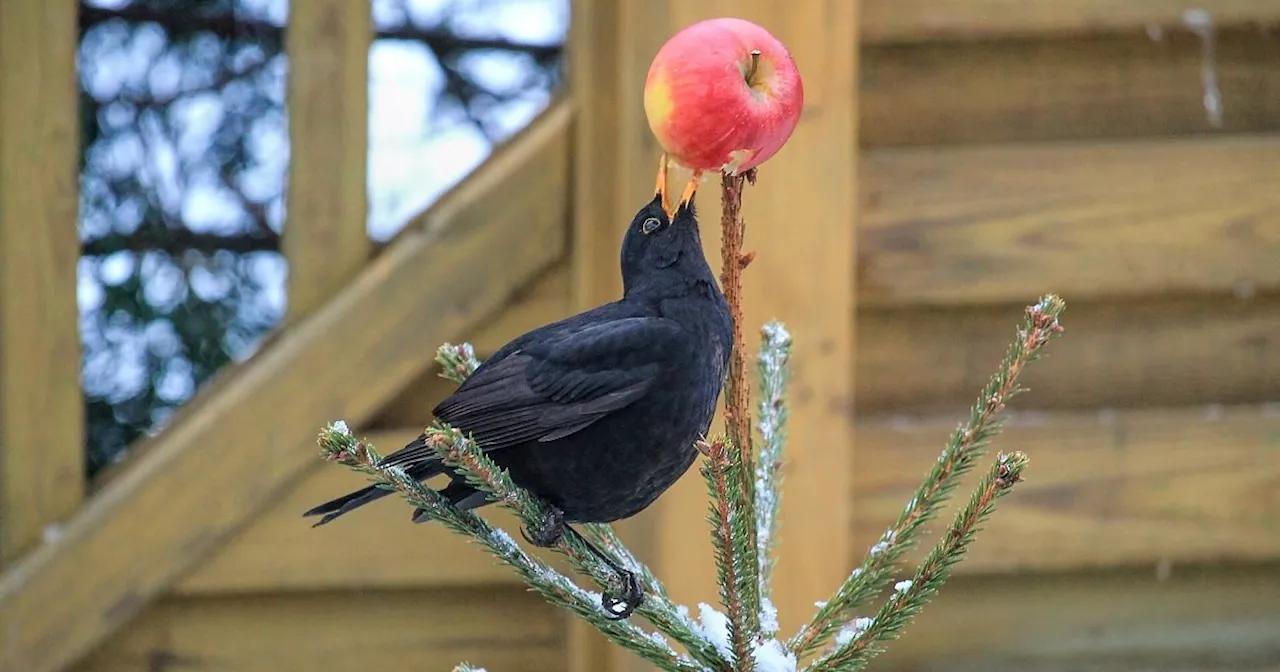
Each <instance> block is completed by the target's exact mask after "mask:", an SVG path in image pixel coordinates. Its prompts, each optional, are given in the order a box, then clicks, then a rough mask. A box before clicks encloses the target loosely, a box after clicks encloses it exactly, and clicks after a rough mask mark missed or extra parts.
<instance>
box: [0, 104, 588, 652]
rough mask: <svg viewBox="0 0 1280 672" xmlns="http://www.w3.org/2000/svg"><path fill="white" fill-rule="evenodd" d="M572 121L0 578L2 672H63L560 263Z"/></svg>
mask: <svg viewBox="0 0 1280 672" xmlns="http://www.w3.org/2000/svg"><path fill="white" fill-rule="evenodd" d="M570 116H571V112H570V110H569V108H568V107H567V106H566V105H564V104H555V105H553V106H552V107H551V108H550V109H549V110H548V111H547V112H546V113H544V114H543V115H542V117H541V118H539V119H538V120H536V121H535V122H534V123H533V124H532V125H531V126H530V127H529V128H528V129H526V130H525V131H524V132H522V133H521V134H520V135H519V136H517V138H516V139H514V140H513V141H512V142H511V143H510V144H509V145H508V146H506V147H504V148H501V149H500V150H499V151H498V152H497V153H495V156H494V157H492V158H491V159H490V160H489V161H487V162H486V163H485V164H484V165H482V166H481V167H480V168H479V169H478V170H477V171H476V172H475V173H474V174H473V175H472V176H471V177H469V178H468V179H467V180H465V181H464V182H463V183H462V184H461V185H459V186H458V187H457V188H456V189H454V190H453V191H451V192H450V193H449V194H448V195H446V196H445V197H444V198H443V199H442V200H441V201H440V202H439V203H438V204H437V205H435V206H434V207H432V208H431V209H430V210H429V211H428V212H427V213H425V214H424V215H423V216H422V217H421V219H420V220H419V221H418V222H416V224H415V225H413V228H412V233H409V234H406V235H402V236H401V237H400V238H399V239H397V241H396V243H395V244H393V245H391V246H390V247H388V248H387V249H386V250H385V251H384V252H383V254H382V255H380V256H379V257H378V258H377V259H376V260H375V261H374V262H373V263H371V264H370V265H369V266H368V267H367V268H366V269H365V270H364V271H363V272H362V273H361V274H360V275H359V276H358V277H357V278H356V279H355V280H354V281H353V282H352V283H351V284H350V285H349V286H348V287H347V288H345V289H344V290H343V291H342V292H340V293H339V294H338V295H337V296H336V297H334V298H333V299H332V300H331V301H329V302H327V303H326V304H325V305H324V306H323V307H322V308H320V309H319V310H318V311H316V312H315V313H314V314H313V315H311V316H309V317H307V318H305V319H304V320H303V321H302V322H299V323H298V324H297V325H295V326H294V327H293V328H291V329H290V330H289V331H287V332H286V333H285V334H284V335H283V336H281V337H280V338H278V339H277V340H276V341H275V342H273V343H271V344H269V345H268V346H267V347H266V348H265V349H263V350H262V351H260V352H259V353H258V354H257V355H255V356H254V357H253V359H252V360H250V361H249V362H248V363H247V364H246V365H245V366H243V367H240V368H239V369H238V370H234V371H232V372H231V373H230V374H229V375H230V376H231V379H230V380H228V381H227V382H226V383H225V384H224V385H222V386H221V387H220V388H219V389H218V390H217V392H218V394H217V395H216V396H210V395H200V396H199V397H198V398H197V399H196V400H194V401H193V402H192V404H191V406H192V408H191V409H190V410H189V412H188V413H187V414H185V415H184V416H183V417H181V418H179V420H178V421H175V422H174V424H173V425H172V426H171V427H169V428H168V429H167V430H165V431H164V432H163V433H162V434H160V435H159V436H158V437H156V438H154V439H152V440H149V441H147V442H146V443H145V444H144V445H143V446H141V447H140V449H139V450H137V451H136V454H135V459H136V462H135V463H134V464H133V465H132V466H131V468H130V469H129V470H128V471H127V472H125V473H122V474H120V475H119V476H117V477H116V478H115V479H113V480H112V481H111V482H110V483H108V484H107V485H106V487H104V488H103V490H102V491H100V492H98V493H96V495H95V497H94V499H93V501H92V502H91V503H90V504H89V505H88V506H87V507H86V508H84V509H82V510H81V511H80V512H79V513H78V514H77V515H76V516H75V517H74V518H73V519H72V520H71V521H70V523H69V524H68V525H67V527H66V531H65V533H64V534H63V536H62V537H61V538H60V539H59V540H58V541H57V542H55V543H53V544H49V545H46V546H44V547H42V548H40V549H39V550H38V551H37V552H36V553H34V554H32V555H30V556H28V557H27V558H26V559H25V560H24V561H23V562H22V563H20V564H18V565H16V566H14V567H13V568H12V569H10V570H9V571H8V572H7V573H6V574H5V575H4V576H3V577H2V578H0V625H3V626H4V628H3V629H0V633H2V635H3V637H4V639H3V642H2V646H0V650H2V651H3V652H4V658H3V661H2V662H3V666H2V667H0V669H2V670H5V671H6V672H8V671H10V670H13V671H15V672H16V671H17V670H22V671H24V672H52V671H53V670H60V669H64V668H65V667H66V666H67V665H68V664H69V663H70V662H72V661H74V660H75V659H77V658H78V657H80V656H81V655H83V654H84V653H85V652H86V651H87V650H88V649H89V648H90V647H91V646H93V644H94V643H96V642H98V641H100V640H101V639H102V638H103V637H105V636H107V635H108V634H110V633H111V632H112V631H114V630H115V629H117V628H119V627H120V626H121V625H123V624H124V623H125V622H127V621H128V620H129V619H130V618H131V617H133V616H134V615H136V614H137V613H138V612H139V611H140V610H141V609H142V607H143V606H145V605H146V604H147V602H149V601H150V600H152V599H153V598H154V597H155V596H156V595H157V593H159V592H160V591H161V590H163V589H164V588H165V587H166V586H168V585H169V584H170V583H171V582H172V581H173V580H175V579H176V578H177V577H178V576H180V575H181V574H182V573H183V572H184V571H185V570H187V569H188V568H189V567H191V566H192V565H194V564H195V563H196V562H197V561H199V560H200V559H201V558H202V557H204V556H205V555H207V554H208V553H209V552H210V551H211V550H213V549H215V548H217V546H218V545H219V544H220V543H221V542H222V541H223V540H225V539H226V538H227V537H228V536H229V535H230V534H231V533H232V532H234V531H235V530H236V529H237V528H238V527H239V526H240V525H242V524H243V523H244V522H245V521H246V520H247V519H249V518H250V517H251V516H252V515H253V514H255V513H256V512H257V511H258V510H260V509H261V508H262V506H263V505H264V504H265V503H267V502H268V501H270V499H271V498H272V497H273V496H275V495H276V493H278V492H280V491H281V489H282V488H283V487H284V486H285V485H287V484H289V483H290V482H292V481H293V479H295V478H296V477H297V476H299V475H300V474H302V473H304V472H306V471H307V470H308V469H310V468H316V467H319V466H322V465H321V463H320V461H319V460H318V458H317V457H316V452H315V450H316V449H315V447H314V437H315V433H316V431H318V428H319V427H321V426H322V425H324V424H325V423H327V422H329V421H331V420H335V419H339V418H344V419H346V420H347V421H348V422H350V423H351V424H352V425H353V426H356V427H359V426H360V425H361V423H363V422H365V421H367V420H368V419H370V418H371V417H372V416H373V414H374V413H375V412H376V410H377V409H378V407H379V406H381V405H382V404H384V403H386V402H387V401H388V400H389V399H390V398H391V397H392V396H393V395H394V394H395V393H396V392H397V391H398V390H399V389H400V387H402V386H403V385H404V384H405V383H407V382H409V381H410V380H412V379H413V378H414V376H415V375H417V373H418V372H419V371H421V370H422V369H423V368H424V367H426V366H427V365H429V364H430V362H431V359H432V357H433V354H434V349H433V348H432V347H429V346H424V343H426V344H429V343H438V342H440V341H443V340H446V339H450V338H453V337H455V336H456V335H457V334H459V333H460V332H463V331H466V330H468V329H470V328H472V327H473V325H474V324H475V323H476V322H477V321H478V320H479V319H481V318H482V317H484V316H486V315H488V314H489V313H491V312H492V311H493V310H494V309H495V308H496V307H498V306H501V305H502V304H504V303H505V302H506V301H507V300H508V299H509V297H510V295H511V293H512V292H513V291H514V289H515V288H516V287H519V286H521V285H522V284H524V283H525V282H527V281H528V279H529V278H530V277H532V276H534V275H535V274H536V273H538V272H539V271H541V270H543V269H545V268H546V267H547V266H548V265H550V264H551V263H552V262H553V261H554V260H556V259H557V258H559V257H560V256H562V255H563V252H564V243H565V239H564V225H563V223H564V221H565V216H566V213H565V207H564V206H565V204H564V203H562V202H561V201H559V200H557V199H554V198H552V199H548V198H547V194H556V193H561V192H562V190H563V189H564V185H565V184H566V181H567V178H568V161H569V157H568V132H569V125H570ZM497 189H501V190H502V192H503V197H502V198H493V194H494V193H495V190H497ZM534 202H536V203H538V204H539V207H537V208H530V207H529V206H528V204H529V203H534ZM298 523H299V524H300V525H301V524H304V523H303V521H302V520H301V519H299V521H298ZM85 558H93V562H92V563H87V564H86V562H85ZM19 623H20V624H21V628H19V627H17V624H19Z"/></svg>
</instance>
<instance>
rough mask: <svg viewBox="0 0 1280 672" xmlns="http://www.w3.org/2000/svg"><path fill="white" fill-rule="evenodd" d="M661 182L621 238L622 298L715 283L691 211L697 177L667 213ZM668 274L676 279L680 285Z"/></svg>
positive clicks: (693, 213)
mask: <svg viewBox="0 0 1280 672" xmlns="http://www.w3.org/2000/svg"><path fill="white" fill-rule="evenodd" d="M663 176H664V177H665V172H664V173H663ZM665 182H666V181H665V179H661V178H660V179H659V182H658V193H657V194H655V195H654V197H653V200H652V201H650V202H649V203H647V204H645V206H644V207H643V208H641V209H640V211H639V212H637V213H636V216H635V217H634V218H633V219H632V220H631V225H630V226H628V227H627V233H626V236H624V237H623V239H622V293H623V294H624V295H627V294H632V293H633V292H635V291H655V290H656V291H662V289H663V288H665V287H670V288H671V289H677V288H681V287H687V286H688V281H697V280H708V281H710V282H712V283H714V282H715V280H714V277H715V276H714V275H713V274H712V272H711V267H710V266H709V265H708V264H707V258H706V255H705V254H704V253H703V251H702V238H701V236H700V235H699V234H698V220H697V216H696V213H695V212H694V208H693V194H694V191H695V190H696V189H697V178H696V177H695V178H694V180H693V181H691V182H690V186H689V188H687V189H686V190H685V193H684V196H683V197H681V199H680V202H679V204H677V205H676V208H675V210H674V212H671V213H670V214H669V213H668V210H667V207H666V185H665ZM672 274H675V275H678V276H680V279H683V280H684V282H681V281H680V279H677V278H674V277H673V275H672Z"/></svg>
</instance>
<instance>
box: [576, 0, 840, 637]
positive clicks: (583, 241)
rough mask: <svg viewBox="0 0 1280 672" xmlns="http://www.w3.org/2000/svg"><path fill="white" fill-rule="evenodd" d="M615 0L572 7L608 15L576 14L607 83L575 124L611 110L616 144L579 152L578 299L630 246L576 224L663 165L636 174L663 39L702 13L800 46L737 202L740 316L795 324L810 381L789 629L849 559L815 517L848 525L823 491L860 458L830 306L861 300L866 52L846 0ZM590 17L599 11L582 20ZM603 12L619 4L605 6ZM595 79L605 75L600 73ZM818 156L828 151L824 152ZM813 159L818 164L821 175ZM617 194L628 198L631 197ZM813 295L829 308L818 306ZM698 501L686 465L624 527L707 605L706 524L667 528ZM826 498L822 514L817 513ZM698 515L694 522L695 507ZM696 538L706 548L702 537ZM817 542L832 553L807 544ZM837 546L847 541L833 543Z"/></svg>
mask: <svg viewBox="0 0 1280 672" xmlns="http://www.w3.org/2000/svg"><path fill="white" fill-rule="evenodd" d="M609 6H612V5H609ZM620 6H621V9H617V8H616V9H603V8H602V6H596V4H588V3H582V4H581V5H575V9H577V10H580V12H581V13H582V14H581V15H594V17H595V19H594V20H598V22H600V24H596V23H594V22H584V19H579V18H577V17H579V15H580V14H575V20H579V22H580V23H579V24H580V26H586V27H588V28H586V29H584V31H582V35H584V40H585V42H584V44H591V45H595V46H584V47H580V49H589V50H590V52H591V54H593V59H585V60H590V63H589V64H582V65H581V67H582V69H584V72H586V74H582V76H580V77H584V78H590V81H591V82H595V84H594V86H599V87H603V88H604V90H605V91H608V93H607V96H600V95H599V93H598V92H591V91H582V90H579V88H576V90H575V91H577V92H579V93H580V95H582V96H584V100H589V102H588V104H589V105H591V106H594V108H595V109H594V110H591V111H590V113H589V109H588V108H582V106H580V110H581V114H582V115H584V116H582V119H580V123H584V124H585V123H586V115H588V114H596V115H599V116H602V118H611V115H612V119H613V120H612V122H611V123H609V124H607V125H604V127H603V128H604V129H607V133H608V134H611V136H612V137H614V138H618V140H616V141H602V140H600V137H599V134H604V133H605V131H599V134H590V132H589V131H582V129H580V136H579V138H580V145H579V146H580V147H590V152H581V156H580V161H582V164H580V166H579V172H577V175H580V178H579V179H580V182H579V191H577V192H576V193H577V195H579V197H577V200H576V201H575V204H576V205H575V211H576V212H580V215H579V218H580V221H581V223H584V224H582V225H581V227H579V228H575V238H576V239H577V241H579V243H577V246H576V247H575V262H577V264H579V265H580V266H579V268H580V269H594V270H585V271H584V270H580V271H579V273H577V275H576V280H575V287H579V291H577V292H579V293H577V296H579V297H580V298H577V303H576V305H577V306H579V307H584V306H585V305H588V303H590V302H599V301H602V300H605V298H612V297H613V296H616V294H617V289H616V288H617V285H618V280H617V251H616V250H617V244H618V241H621V234H622V229H621V224H622V223H621V221H618V228H617V229H616V233H612V234H604V233H600V230H599V229H591V232H593V233H589V234H582V233H581V230H582V228H590V227H605V225H604V224H596V223H599V221H612V220H613V219H620V218H623V216H630V214H631V212H634V210H635V207H636V205H639V202H641V200H643V198H644V197H645V196H648V193H649V191H648V189H652V184H653V182H652V180H653V177H652V175H653V172H654V169H655V168H657V165H655V164H653V165H654V169H645V170H640V172H639V174H637V173H636V169H635V168H634V166H635V165H646V164H637V161H640V160H641V159H644V157H649V159H646V160H654V161H655V160H657V156H658V150H657V148H655V147H653V141H652V138H650V134H649V132H648V128H646V125H645V123H644V119H643V114H641V106H640V102H639V97H640V93H641V83H643V81H644V73H645V72H646V69H648V64H649V59H650V58H652V55H653V54H654V52H655V51H657V49H658V47H659V46H660V44H662V41H664V40H666V38H667V37H668V36H669V35H671V33H673V32H675V31H676V29H678V28H680V27H684V26H687V24H690V23H692V22H695V20H700V19H703V18H708V17H712V15H723V14H732V15H736V17H742V18H746V19H750V20H755V22H758V23H760V24H762V26H765V27H767V28H769V29H771V31H772V32H773V33H774V35H777V36H778V37H780V38H781V40H782V41H783V42H786V44H787V45H788V46H790V47H791V49H792V50H794V55H795V58H796V60H797V63H799V65H800V69H801V73H803V74H804V78H805V93H806V114H805V116H804V119H803V120H801V123H800V127H799V128H797V129H796V132H795V134H794V136H792V138H791V140H790V142H788V146H787V147H786V148H785V150H782V152H780V154H778V156H776V157H774V159H772V160H771V161H769V164H768V165H765V166H764V168H763V170H762V177H760V183H759V184H758V186H756V187H753V188H750V189H749V192H748V195H746V197H745V198H744V201H745V216H746V220H748V221H749V225H748V236H746V244H748V247H749V248H754V250H760V251H762V252H763V253H762V255H760V256H759V257H758V259H756V261H755V262H754V264H753V266H751V268H750V270H749V271H748V273H746V278H748V287H746V296H748V305H746V306H745V310H746V321H748V324H750V325H759V324H763V321H764V320H767V319H769V317H773V316H777V317H781V319H785V320H786V321H787V325H788V328H791V329H792V332H794V333H795V334H796V337H797V339H799V343H797V347H796V355H795V365H796V371H797V372H796V380H797V383H796V384H797V385H800V387H803V388H804V390H805V393H804V394H803V396H800V398H799V399H796V402H795V406H794V408H792V417H794V422H792V426H794V428H795V430H794V434H792V447H794V448H792V451H791V454H790V461H791V463H790V471H788V472H787V483H788V490H787V492H788V497H787V498H785V499H783V502H785V504H783V512H782V517H783V518H785V522H783V525H785V526H786V529H787V530H788V532H787V538H788V539H790V544H788V547H787V549H786V550H785V552H783V558H782V559H781V562H780V566H778V567H780V568H778V576H777V582H778V595H780V602H781V603H780V604H778V607H780V609H781V611H782V621H783V627H788V626H792V625H795V623H797V622H799V621H797V618H799V608H797V605H800V604H804V605H808V604H810V603H812V602H813V600H814V599H818V598H819V596H820V595H822V594H824V593H826V591H828V590H831V588H833V586H835V585H836V584H837V582H838V581H840V579H841V577H842V575H844V573H845V571H847V563H846V558H844V557H842V556H841V554H840V553H831V552H829V548H831V547H829V544H831V541H832V539H831V538H829V536H828V535H829V534H832V532H831V529H832V527H835V530H837V531H836V532H835V534H836V535H837V536H840V534H841V532H840V531H838V530H844V529H845V527H844V526H842V525H840V524H838V522H837V524H835V525H828V524H824V525H823V531H822V532H820V534H819V532H818V531H817V530H815V529H810V526H813V525H817V522H814V521H818V520H826V521H831V520H836V521H840V520H841V518H842V517H845V516H847V512H845V511H841V509H838V508H836V509H833V508H832V504H831V502H829V500H828V499H826V498H822V497H820V493H823V492H841V490H845V489H846V483H847V474H849V470H845V468H844V467H842V466H841V465H845V463H847V462H849V461H850V460H851V456H852V453H851V445H850V431H849V430H850V428H849V426H847V424H844V422H831V421H829V417H832V416H836V417H842V416H844V408H845V407H846V406H847V404H849V403H850V402H851V399H850V394H851V389H850V380H849V372H850V371H841V370H838V366H841V364H842V362H850V357H851V348H852V344H854V340H852V334H851V325H850V324H849V323H847V321H846V320H842V319H837V317H836V315H838V314H840V311H845V312H844V315H849V311H851V307H852V282H851V280H852V276H851V273H852V268H854V241H852V232H851V228H850V225H849V223H850V221H851V220H852V219H854V209H855V201H854V200H852V193H851V192H850V189H849V186H850V184H851V183H852V180H854V174H855V169H856V160H855V156H856V140H855V138H856V136H855V132H856V128H855V127H856V124H855V119H854V116H855V115H854V111H855V110H856V91H855V90H854V86H852V82H854V77H855V72H856V51H858V50H856V46H855V45H856V26H855V24H856V9H858V8H856V4H854V3H847V1H838V3H837V1H831V3H812V4H806V5H804V6H803V9H800V8H796V9H795V10H792V9H791V8H782V6H780V5H776V4H773V3H764V1H754V3H753V1H748V3H742V1H735V3H721V1H710V0H708V1H703V3H696V4H690V3H646V4H644V6H643V8H641V6H640V5H639V4H622V5H620ZM783 9H786V10H783ZM590 12H599V13H600V14H588V13H590ZM608 13H613V14H609V15H605V14H608ZM600 17H603V18H600ZM591 40H596V41H598V44H596V42H590V41H591ZM603 52H607V54H603ZM593 73H596V74H595V76H594V78H593ZM599 73H603V74H599ZM600 79H603V83H602V82H600ZM579 81H580V79H579ZM576 82H577V81H576ZM575 86H580V84H575ZM846 140H847V142H846ZM605 142H607V143H605ZM817 156H820V157H822V159H820V160H817V161H815V157H817ZM602 159H603V161H602ZM817 165H822V166H823V169H822V170H818V169H817V168H815V166H817ZM676 188H678V186H677V187H676ZM604 193H609V195H611V196H604ZM618 193H622V195H626V193H634V195H635V196H634V197H630V200H628V198H627V197H623V196H618ZM605 198H609V201H605ZM700 201H701V211H703V212H704V216H703V219H704V223H705V225H704V227H703V239H704V243H705V248H707V251H708V256H709V257H710V259H712V260H713V265H716V266H717V268H718V259H719V233H718V227H717V225H716V221H717V218H716V212H717V210H718V209H717V206H718V195H717V187H716V183H714V180H712V182H710V183H709V184H708V186H707V187H704V188H703V195H701V197H700ZM797 201H799V202H809V204H814V207H820V212H823V215H822V216H819V215H818V214H817V212H815V214H814V216H813V219H814V220H815V223H817V225H814V227H809V228H795V227H787V225H786V224H787V223H790V221H792V220H794V218H795V212H794V205H795V204H796V202H797ZM611 218H612V219H611ZM605 260H607V262H605ZM801 260H803V261H801ZM581 297H588V298H581ZM819 301H820V302H822V305H823V308H822V310H815V308H814V307H812V306H810V303H815V302H819ZM806 306H810V307H806ZM746 332H748V337H749V339H750V340H749V346H748V347H749V348H750V349H751V351H753V352H754V348H755V343H756V329H755V328H751V326H749V328H748V329H746ZM837 408H838V410H837ZM717 426H721V422H719V421H717ZM818 444H832V445H840V447H841V448H842V449H844V452H840V453H835V454H822V457H820V460H819V457H818V454H817V453H815V452H812V451H813V449H810V451H809V452H806V449H805V447H813V445H818ZM806 493H808V495H806ZM704 502H705V492H704V486H703V484H701V480H700V477H699V476H698V474H696V470H690V472H689V474H687V475H686V476H685V477H684V479H682V480H681V481H680V483H677V484H676V486H673V488H672V490H671V492H668V493H667V494H664V495H663V498H662V499H659V502H657V503H655V504H654V506H653V507H652V508H650V509H649V511H646V512H644V513H641V515H639V516H636V518H635V520H634V521H628V526H630V529H628V532H630V534H631V535H632V539H635V538H649V539H652V540H653V543H654V544H655V547H657V548H637V552H639V553H640V556H641V557H643V558H645V559H646V561H650V562H652V563H653V564H654V566H655V568H657V571H658V572H659V573H662V575H663V576H664V577H667V579H668V588H669V589H671V590H672V591H673V595H675V596H676V598H677V599H682V600H685V602H695V600H700V599H701V600H709V602H714V595H716V588H714V586H716V584H714V568H713V566H712V561H710V558H712V554H710V552H709V544H707V541H698V540H705V539H707V532H705V530H704V529H699V530H698V532H695V534H694V535H692V536H687V535H684V536H676V535H672V534H671V530H675V529H676V527H673V525H675V524H673V521H675V520H677V518H678V520H684V518H686V517H689V512H690V511H701V509H703V508H704V506H705V504H704ZM819 508H820V511H822V516H820V517H819V516H815V515H814V513H815V512H817V511H819ZM692 520H694V521H695V524H699V525H701V517H700V516H694V517H692ZM701 526H703V527H705V525H701ZM699 543H701V544H703V545H701V547H699V545H698V544H699ZM819 543H822V544H823V548H824V549H826V552H822V553H818V552H814V548H815V545H817V544H819ZM641 544H643V545H648V544H644V543H641ZM704 547H705V548H704ZM836 548H840V547H838V544H837V547H836ZM664 568H666V571H664Z"/></svg>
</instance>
